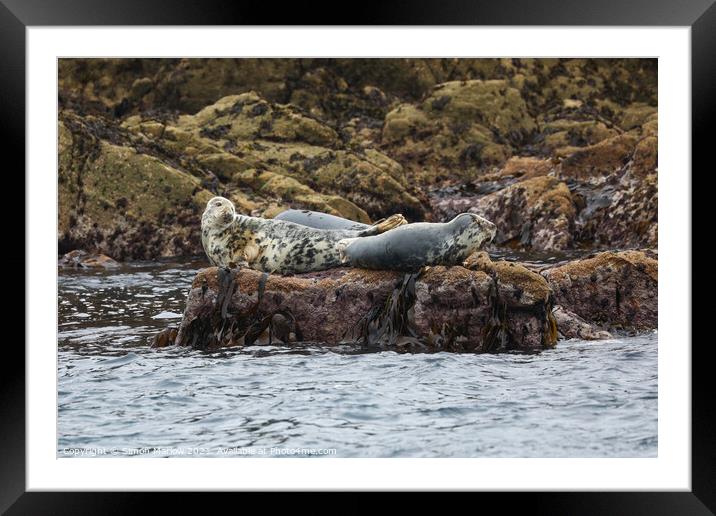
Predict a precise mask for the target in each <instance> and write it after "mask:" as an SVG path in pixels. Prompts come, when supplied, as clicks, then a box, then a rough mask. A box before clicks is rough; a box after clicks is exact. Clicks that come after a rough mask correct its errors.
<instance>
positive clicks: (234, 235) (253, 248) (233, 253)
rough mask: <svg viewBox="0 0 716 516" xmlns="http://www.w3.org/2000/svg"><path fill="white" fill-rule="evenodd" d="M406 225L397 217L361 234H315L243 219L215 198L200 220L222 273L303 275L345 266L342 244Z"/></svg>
mask: <svg viewBox="0 0 716 516" xmlns="http://www.w3.org/2000/svg"><path fill="white" fill-rule="evenodd" d="M406 223H407V221H406V220H405V218H403V216H402V215H392V216H391V217H388V218H387V219H385V220H384V221H382V222H380V223H377V224H374V225H372V226H368V227H367V228H366V229H362V230H349V229H340V230H338V229H337V230H327V229H316V228H311V227H308V226H304V225H300V224H296V223H294V222H289V221H285V220H275V219H263V218H258V217H248V216H245V215H240V214H237V213H236V209H235V208H234V205H233V203H232V202H231V201H230V200H229V199H226V198H224V197H214V198H212V199H210V200H209V202H208V203H207V205H206V209H205V210H204V213H203V215H202V217H201V243H202V245H203V246H204V251H205V252H206V255H207V257H208V258H209V261H210V262H211V263H212V264H213V265H216V266H219V267H228V268H231V267H236V266H244V267H249V268H251V269H255V270H259V271H262V272H272V273H279V274H290V273H301V272H311V271H320V270H325V269H330V268H333V267H340V266H341V265H343V262H342V261H341V257H340V252H339V249H338V242H340V241H341V240H344V239H346V238H361V237H366V236H374V235H378V234H380V233H382V232H384V231H389V230H390V229H393V228H396V227H398V226H400V225H402V224H406Z"/></svg>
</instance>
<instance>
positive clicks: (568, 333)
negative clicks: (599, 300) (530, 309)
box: [552, 305, 613, 340]
mask: <svg viewBox="0 0 716 516" xmlns="http://www.w3.org/2000/svg"><path fill="white" fill-rule="evenodd" d="M552 314H553V315H554V318H555V320H556V321H557V328H558V330H559V334H560V336H561V337H562V338H564V339H582V340H605V339H611V338H613V337H612V334H611V333H609V332H608V331H605V330H600V329H599V328H598V327H596V326H595V325H593V324H589V323H588V322H587V321H585V320H584V319H582V318H581V317H579V316H578V315H577V314H575V313H573V312H570V311H569V310H566V309H565V308H563V307H561V306H559V305H558V306H555V307H554V309H553V310H552Z"/></svg>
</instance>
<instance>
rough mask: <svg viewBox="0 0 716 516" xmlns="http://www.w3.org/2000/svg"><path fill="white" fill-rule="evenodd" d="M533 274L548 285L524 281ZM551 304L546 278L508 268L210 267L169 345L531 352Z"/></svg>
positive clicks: (544, 330)
mask: <svg viewBox="0 0 716 516" xmlns="http://www.w3.org/2000/svg"><path fill="white" fill-rule="evenodd" d="M534 282H537V283H540V284H542V286H543V287H544V288H541V289H529V288H525V285H527V284H529V283H534ZM551 308H552V305H551V297H550V292H549V289H548V288H546V282H545V281H544V279H543V278H541V277H540V276H539V275H538V274H536V273H534V272H531V271H529V270H527V269H524V268H523V269H519V270H515V271H510V273H509V274H508V273H507V271H504V272H501V271H497V272H494V271H493V272H492V273H486V272H484V271H482V270H470V269H468V268H465V267H460V266H456V267H442V266H440V267H429V268H425V269H424V270H423V271H422V272H421V273H418V274H404V273H400V272H394V271H369V270H364V269H348V268H340V269H332V270H329V271H323V272H319V273H309V274H300V275H296V276H277V275H268V274H262V273H260V272H257V271H253V270H249V269H241V270H233V271H228V270H224V269H219V268H216V267H211V268H208V269H203V270H201V271H200V272H199V273H198V274H197V276H196V278H195V279H194V282H193V284H192V287H191V290H190V292H189V295H188V298H187V306H186V310H185V312H184V317H183V319H182V321H181V324H180V326H179V328H178V333H177V335H176V338H175V339H174V343H175V344H176V345H180V346H190V347H192V348H196V349H216V348H218V347H222V346H241V345H249V344H252V343H277V342H281V343H291V342H298V341H301V342H320V343H322V344H324V345H328V346H331V345H339V344H346V343H350V344H357V345H361V346H363V347H366V348H371V349H376V348H377V349H391V350H395V351H412V352H415V351H441V350H442V351H457V352H459V351H470V352H485V351H490V352H497V351H512V350H515V351H534V350H539V349H546V348H550V347H553V346H554V344H555V342H556V337H557V334H556V326H555V324H554V319H553V317H552V315H551ZM167 340H168V339H167Z"/></svg>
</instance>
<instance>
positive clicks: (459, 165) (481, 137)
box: [381, 80, 536, 181]
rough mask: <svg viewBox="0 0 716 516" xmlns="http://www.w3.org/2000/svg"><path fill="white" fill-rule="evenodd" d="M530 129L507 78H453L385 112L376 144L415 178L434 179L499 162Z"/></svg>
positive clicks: (524, 108)
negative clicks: (422, 97) (412, 101)
mask: <svg viewBox="0 0 716 516" xmlns="http://www.w3.org/2000/svg"><path fill="white" fill-rule="evenodd" d="M535 129H536V125H535V122H534V120H533V119H532V117H531V116H530V115H529V112H528V110H527V106H526V104H525V102H524V100H523V99H522V97H521V96H520V93H519V91H518V90H516V89H514V88H512V87H510V85H509V83H508V82H506V81H504V80H491V81H482V80H473V81H453V82H447V83H443V84H440V85H437V86H436V87H435V89H434V91H433V92H432V94H431V95H430V96H429V97H427V98H426V99H425V100H424V101H423V102H421V103H420V104H419V105H417V106H416V105H411V104H402V105H400V106H398V107H397V108H396V109H394V110H393V111H391V112H390V113H388V114H387V115H386V117H385V124H384V126H383V136H382V143H383V145H382V147H381V148H383V149H384V150H385V151H386V152H387V153H388V154H390V155H391V156H393V157H395V158H396V159H397V160H398V161H400V162H401V163H403V165H404V166H406V167H407V168H408V170H410V172H411V173H412V174H413V175H415V176H416V178H417V179H422V180H427V181H434V180H435V179H437V178H439V177H441V176H444V177H450V176H453V175H455V173H456V171H460V170H462V171H463V172H464V173H474V170H475V169H479V168H481V167H483V166H485V165H493V164H501V163H504V162H505V161H506V160H507V158H509V157H510V155H511V154H512V147H511V146H510V144H511V143H512V144H519V143H521V142H523V141H524V140H525V139H526V138H528V137H529V136H530V134H531V133H532V132H533V131H534V130H535ZM426 174H431V175H434V176H435V177H432V178H431V177H427V176H426Z"/></svg>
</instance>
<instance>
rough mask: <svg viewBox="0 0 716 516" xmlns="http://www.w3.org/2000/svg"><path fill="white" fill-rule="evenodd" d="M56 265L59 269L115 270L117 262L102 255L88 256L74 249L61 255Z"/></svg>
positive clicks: (88, 254) (117, 265)
mask: <svg viewBox="0 0 716 516" xmlns="http://www.w3.org/2000/svg"><path fill="white" fill-rule="evenodd" d="M57 265H58V267H60V268H70V269H116V268H117V267H120V264H119V262H117V261H116V260H114V259H112V258H110V257H109V256H106V255H104V254H90V253H88V252H87V251H82V250H81V249H75V250H74V251H70V252H69V253H66V254H65V255H63V256H62V257H61V258H60V259H59V260H58V261H57Z"/></svg>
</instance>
